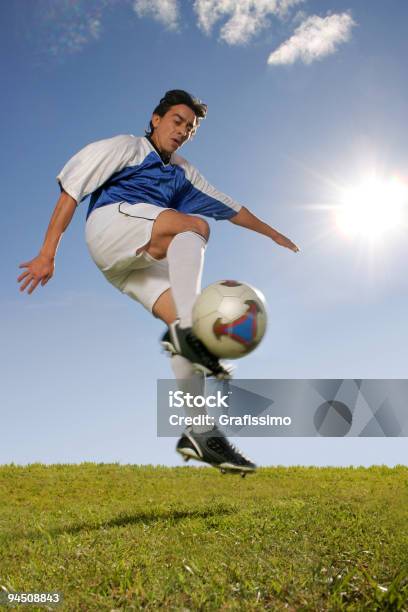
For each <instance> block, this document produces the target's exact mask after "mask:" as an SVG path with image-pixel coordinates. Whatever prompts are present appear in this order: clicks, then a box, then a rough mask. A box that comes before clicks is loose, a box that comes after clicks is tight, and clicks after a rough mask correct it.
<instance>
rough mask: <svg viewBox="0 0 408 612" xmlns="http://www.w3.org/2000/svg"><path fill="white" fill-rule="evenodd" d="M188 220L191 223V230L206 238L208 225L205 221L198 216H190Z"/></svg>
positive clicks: (207, 236) (208, 234) (208, 231)
mask: <svg viewBox="0 0 408 612" xmlns="http://www.w3.org/2000/svg"><path fill="white" fill-rule="evenodd" d="M190 222H191V223H192V231H193V232H197V234H200V236H202V237H203V238H205V239H206V240H208V239H209V237H210V226H209V225H208V223H207V221H205V220H204V219H200V218H199V217H190Z"/></svg>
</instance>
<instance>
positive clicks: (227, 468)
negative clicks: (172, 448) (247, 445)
mask: <svg viewBox="0 0 408 612" xmlns="http://www.w3.org/2000/svg"><path fill="white" fill-rule="evenodd" d="M176 451H177V452H178V453H180V455H181V456H182V457H183V459H184V460H185V461H188V460H189V459H197V460H198V461H203V462H204V463H209V464H210V465H212V466H213V467H216V468H219V469H220V470H221V472H222V473H226V472H234V473H238V474H241V476H245V474H248V473H250V472H255V471H256V465H255V463H253V462H252V461H250V460H249V459H248V458H247V457H245V456H244V455H243V454H242V453H241V452H240V451H239V450H238V449H237V448H236V447H235V446H233V445H232V444H231V443H230V442H229V440H228V439H227V438H226V436H225V435H224V434H223V433H222V431H220V430H219V429H218V428H217V427H214V428H213V429H211V431H206V432H204V433H195V432H193V430H192V429H191V428H190V427H188V428H187V429H186V430H185V432H184V433H183V435H182V436H181V438H180V440H179V441H178V443H177V446H176Z"/></svg>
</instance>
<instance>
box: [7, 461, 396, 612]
mask: <svg viewBox="0 0 408 612" xmlns="http://www.w3.org/2000/svg"><path fill="white" fill-rule="evenodd" d="M407 502H408V468H407V467H403V466H398V467H396V468H386V467H373V468H369V469H364V468H355V469H353V468H303V467H293V468H282V467H278V468H264V469H261V470H259V472H258V473H257V474H256V475H253V476H249V477H247V478H246V479H241V478H239V477H238V476H232V475H221V474H219V472H218V471H216V470H214V469H211V468H209V469H206V468H204V469H193V468H189V467H183V468H164V467H151V466H145V467H139V466H131V465H127V466H120V465H116V464H114V465H108V464H99V465H98V464H91V463H84V464H81V465H53V466H43V465H40V464H33V465H30V466H27V467H18V466H14V465H8V466H2V467H0V586H1V587H3V589H4V588H6V589H8V590H15V591H53V590H59V591H61V592H62V593H63V594H64V598H65V599H64V604H63V605H62V606H61V607H59V608H57V609H58V610H67V611H69V612H73V611H76V610H81V611H86V612H88V611H93V610H97V611H105V610H106V611H111V610H115V611H116V610H140V609H147V610H156V609H165V610H184V611H186V610H191V611H196V610H265V609H270V610H296V611H297V610H379V611H380V610H381V611H382V610H408V503H407ZM19 609H24V610H38V609H42V610H44V608H33V607H25V608H19Z"/></svg>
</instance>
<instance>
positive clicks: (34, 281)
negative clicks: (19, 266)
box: [27, 278, 40, 295]
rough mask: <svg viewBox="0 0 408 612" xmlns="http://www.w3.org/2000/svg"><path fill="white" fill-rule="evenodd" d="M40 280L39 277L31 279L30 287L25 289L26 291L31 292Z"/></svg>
mask: <svg viewBox="0 0 408 612" xmlns="http://www.w3.org/2000/svg"><path fill="white" fill-rule="evenodd" d="M39 282H40V279H39V278H36V279H35V280H33V282H32V283H31V287H30V288H29V290H28V291H27V293H28V294H29V295H31V294H32V292H33V291H34V289H35V288H36V287H37V285H38V283H39Z"/></svg>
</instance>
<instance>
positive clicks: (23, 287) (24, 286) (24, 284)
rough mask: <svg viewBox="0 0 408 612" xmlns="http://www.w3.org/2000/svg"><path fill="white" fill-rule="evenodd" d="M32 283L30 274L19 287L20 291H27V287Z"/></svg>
mask: <svg viewBox="0 0 408 612" xmlns="http://www.w3.org/2000/svg"><path fill="white" fill-rule="evenodd" d="M31 281H32V276H31V274H30V275H29V277H28V278H26V280H25V281H24V283H23V284H22V285H21V287H20V291H24V290H25V289H27V287H28V285H29V284H30V283H31Z"/></svg>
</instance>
